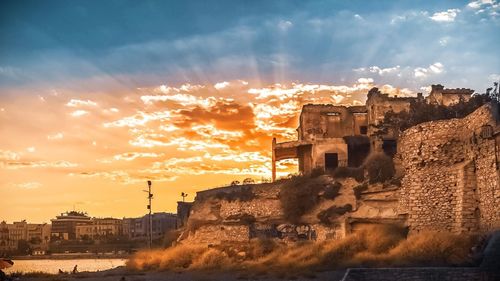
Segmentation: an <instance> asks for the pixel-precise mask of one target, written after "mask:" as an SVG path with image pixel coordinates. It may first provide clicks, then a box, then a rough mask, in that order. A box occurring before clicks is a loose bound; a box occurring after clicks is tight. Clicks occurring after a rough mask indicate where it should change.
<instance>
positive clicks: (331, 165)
mask: <svg viewBox="0 0 500 281" xmlns="http://www.w3.org/2000/svg"><path fill="white" fill-rule="evenodd" d="M473 92H474V91H473V90H470V89H445V88H444V87H443V86H442V85H432V90H431V93H430V94H429V96H428V97H426V101H427V102H429V103H434V104H441V105H446V106H448V105H451V104H454V103H457V102H459V101H460V99H463V100H468V99H469V98H470V96H471V94H472V93H473ZM418 99H421V100H423V96H422V94H418V95H417V97H391V96H389V95H388V94H383V93H381V92H380V91H379V90H378V89H377V88H373V89H372V90H370V91H369V92H368V97H367V101H366V105H365V106H351V107H346V106H337V105H331V104H323V105H318V104H307V105H304V107H303V108H302V112H301V113H300V121H299V127H298V128H297V133H298V140H296V141H289V142H282V143H277V142H276V139H273V143H272V179H273V181H274V180H276V161H279V160H283V159H290V158H294V159H298V162H299V172H300V173H302V174H310V173H311V172H312V171H313V170H315V169H320V170H323V171H325V170H333V169H335V168H337V167H342V166H350V167H357V166H360V165H361V164H362V162H363V160H364V158H365V157H366V156H367V155H368V154H369V152H370V150H376V151H384V152H386V153H387V154H389V155H391V156H394V154H395V153H396V151H397V137H398V136H397V134H396V133H395V132H393V131H388V132H386V133H385V134H383V135H380V134H375V130H376V126H377V125H379V124H380V123H381V121H383V119H384V115H385V113H386V112H388V111H393V112H395V113H398V112H401V111H403V110H408V109H409V107H410V103H411V101H412V100H418Z"/></svg>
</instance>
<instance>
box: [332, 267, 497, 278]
mask: <svg viewBox="0 0 500 281" xmlns="http://www.w3.org/2000/svg"><path fill="white" fill-rule="evenodd" d="M499 278H500V274H499V273H493V272H484V271H481V270H480V269H479V268H474V267H459V268H457V267H417V268H350V269H348V270H347V272H346V274H345V275H344V278H343V279H342V281H385V280H406V281H429V280H436V281H437V280H439V281H495V280H499Z"/></svg>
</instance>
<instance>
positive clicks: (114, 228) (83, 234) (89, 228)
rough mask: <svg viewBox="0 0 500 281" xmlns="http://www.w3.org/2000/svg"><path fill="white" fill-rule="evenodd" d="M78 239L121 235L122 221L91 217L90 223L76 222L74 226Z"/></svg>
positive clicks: (95, 238)
mask: <svg viewBox="0 0 500 281" xmlns="http://www.w3.org/2000/svg"><path fill="white" fill-rule="evenodd" d="M75 233H76V239H78V240H85V239H91V240H99V239H104V238H107V237H111V236H122V235H123V223H122V220H121V219H115V218H92V219H91V220H90V223H84V224H77V225H76V228H75Z"/></svg>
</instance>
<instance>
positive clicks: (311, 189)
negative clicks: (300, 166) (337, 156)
mask: <svg viewBox="0 0 500 281" xmlns="http://www.w3.org/2000/svg"><path fill="white" fill-rule="evenodd" d="M322 189H323V184H322V183H321V180H320V178H314V179H311V178H308V177H304V176H295V177H292V178H291V179H289V180H287V181H285V182H284V184H283V186H282V187H281V191H280V194H279V197H280V203H281V208H282V209H283V215H284V217H285V220H287V221H289V222H291V223H298V222H300V218H301V217H302V215H304V214H305V213H307V212H308V211H309V210H311V209H312V207H314V206H315V205H316V204H317V203H318V202H319V195H318V193H319V191H320V190H322Z"/></svg>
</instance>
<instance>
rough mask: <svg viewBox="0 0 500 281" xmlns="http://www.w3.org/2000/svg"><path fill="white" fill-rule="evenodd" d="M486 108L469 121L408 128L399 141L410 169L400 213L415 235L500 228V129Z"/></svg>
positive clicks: (406, 168) (490, 110)
mask: <svg viewBox="0 0 500 281" xmlns="http://www.w3.org/2000/svg"><path fill="white" fill-rule="evenodd" d="M495 116H496V112H495V110H494V109H493V108H492V107H491V106H490V105H485V106H483V107H481V108H479V109H478V110H476V111H475V112H473V113H472V114H470V115H469V116H467V117H465V118H463V119H451V120H440V121H432V122H427V123H423V124H420V125H417V126H415V127H412V128H410V129H408V130H406V131H405V132H404V133H403V134H402V135H401V137H400V139H399V142H398V157H399V158H400V160H401V163H402V166H403V168H404V169H405V176H404V178H403V181H402V190H401V198H400V201H399V207H398V212H399V213H401V214H407V215H408V225H409V226H410V229H411V230H413V231H419V230H425V229H432V230H448V231H453V232H457V233H460V232H464V231H487V230H491V229H493V228H495V227H499V226H500V222H499V220H500V216H499V211H500V207H498V206H499V204H500V194H499V193H500V190H499V188H500V187H499V184H498V171H497V161H496V152H495V149H496V145H495V138H488V137H485V136H483V135H482V134H481V131H482V130H484V127H485V126H492V127H493V128H494V127H495V126H496V118H495Z"/></svg>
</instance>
